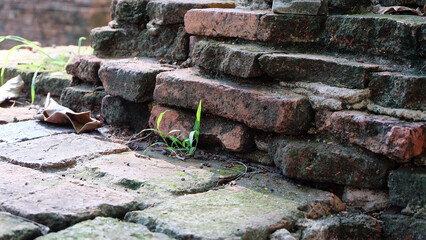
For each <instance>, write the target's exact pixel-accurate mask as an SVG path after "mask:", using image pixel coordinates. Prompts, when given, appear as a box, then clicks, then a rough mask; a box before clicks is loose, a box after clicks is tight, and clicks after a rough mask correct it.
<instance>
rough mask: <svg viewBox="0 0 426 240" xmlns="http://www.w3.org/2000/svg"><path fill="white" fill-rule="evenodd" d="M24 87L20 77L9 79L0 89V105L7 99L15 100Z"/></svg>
mask: <svg viewBox="0 0 426 240" xmlns="http://www.w3.org/2000/svg"><path fill="white" fill-rule="evenodd" d="M22 87H24V80H22V77H21V75H18V76H17V77H14V78H12V79H9V81H7V82H6V83H5V84H4V85H3V86H1V87H0V104H1V103H3V102H4V101H6V100H7V99H12V98H17V97H19V94H20V93H21V90H22Z"/></svg>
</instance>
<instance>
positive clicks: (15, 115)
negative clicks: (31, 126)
mask: <svg viewBox="0 0 426 240" xmlns="http://www.w3.org/2000/svg"><path fill="white" fill-rule="evenodd" d="M36 114H37V109H34V108H31V109H30V108H28V107H13V108H2V107H0V121H5V122H8V123H11V122H16V121H27V120H32V119H34V115H36Z"/></svg>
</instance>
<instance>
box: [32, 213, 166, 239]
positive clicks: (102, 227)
mask: <svg viewBox="0 0 426 240" xmlns="http://www.w3.org/2000/svg"><path fill="white" fill-rule="evenodd" d="M57 239H115V240H127V239H128V240H137V239H146V240H148V239H155V240H170V239H171V238H170V237H168V236H167V235H165V234H162V233H154V232H151V231H149V230H148V228H147V227H145V226H143V225H141V224H135V223H128V222H122V221H120V220H118V219H115V218H106V217H97V218H95V219H93V220H87V221H84V222H80V223H77V224H75V225H74V226H72V227H69V228H67V229H64V230H62V231H59V232H56V233H50V234H47V235H45V236H42V237H39V238H37V240H57Z"/></svg>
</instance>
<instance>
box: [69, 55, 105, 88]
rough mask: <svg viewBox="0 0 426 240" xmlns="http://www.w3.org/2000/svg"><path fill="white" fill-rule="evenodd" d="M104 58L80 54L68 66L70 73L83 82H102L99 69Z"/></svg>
mask: <svg viewBox="0 0 426 240" xmlns="http://www.w3.org/2000/svg"><path fill="white" fill-rule="evenodd" d="M101 62H102V60H101V59H100V58H97V57H95V56H93V55H78V56H75V57H74V59H73V60H72V61H71V62H70V63H69V64H68V65H67V66H66V70H67V73H68V74H71V75H72V76H73V77H77V78H78V79H79V80H81V81H83V82H92V83H95V84H100V82H101V79H99V75H98V71H99V68H100V67H101Z"/></svg>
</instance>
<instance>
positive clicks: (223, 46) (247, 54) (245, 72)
mask: <svg viewBox="0 0 426 240" xmlns="http://www.w3.org/2000/svg"><path fill="white" fill-rule="evenodd" d="M272 52H276V51H274V50H272V49H268V48H266V47H261V46H258V45H253V44H244V45H242V44H239V45H234V44H227V43H220V42H215V41H198V42H197V43H196V44H195V46H194V49H193V51H192V60H193V62H194V64H195V65H197V66H199V67H201V68H203V69H204V70H206V71H209V72H212V73H225V74H229V75H233V76H237V77H241V78H254V77H260V76H262V75H264V73H263V72H262V70H261V69H260V65H259V61H258V59H259V57H260V56H262V55H263V54H267V53H272Z"/></svg>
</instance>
